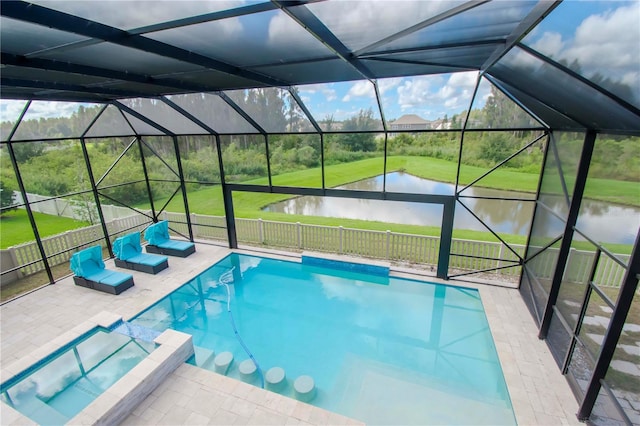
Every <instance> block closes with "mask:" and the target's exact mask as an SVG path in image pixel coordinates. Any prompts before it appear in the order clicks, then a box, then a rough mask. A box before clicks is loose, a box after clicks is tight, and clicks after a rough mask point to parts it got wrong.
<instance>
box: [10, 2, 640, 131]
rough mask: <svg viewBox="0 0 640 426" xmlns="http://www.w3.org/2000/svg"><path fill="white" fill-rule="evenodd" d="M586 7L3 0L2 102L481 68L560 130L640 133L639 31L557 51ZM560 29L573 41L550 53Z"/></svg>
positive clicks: (574, 33)
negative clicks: (609, 56)
mask: <svg viewBox="0 0 640 426" xmlns="http://www.w3.org/2000/svg"><path fill="white" fill-rule="evenodd" d="M636 3H638V2H611V3H610V5H608V6H607V7H608V11H602V12H600V14H598V13H596V12H594V13H595V15H597V16H598V17H601V18H602V19H601V21H599V22H600V24H601V25H605V24H606V22H605V23H603V22H604V21H603V20H604V18H607V17H609V18H610V17H612V16H613V15H616V14H617V15H621V16H623V17H624V16H631V17H633V16H636V18H637V14H636V15H633V12H634V11H635V9H634V8H636V9H637V8H638V6H637V4H636ZM583 6H584V5H583V4H582V3H579V2H564V3H561V2H553V1H547V0H542V1H526V0H525V1H510V0H501V1H487V0H472V1H466V2H461V1H442V2H425V1H406V2H403V3H402V5H401V6H400V5H398V3H397V2H393V1H380V2H342V1H279V0H274V1H271V2H264V1H256V2H250V3H244V2H217V1H213V2H211V1H180V2H178V1H162V2H148V1H126V0H125V1H104V2H76V1H58V0H51V1H46V2H45V1H36V2H32V3H30V2H24V1H3V2H2V8H1V10H0V14H1V21H0V22H1V24H2V25H1V28H0V37H1V47H2V54H1V58H2V77H1V91H2V98H4V99H45V100H71V101H93V102H96V101H97V102H108V101H111V100H114V99H122V98H131V97H158V96H162V95H170V94H178V93H198V92H214V93H217V92H219V91H225V90H232V89H246V88H258V87H280V88H292V87H293V88H295V87H296V86H298V85H306V84H316V83H332V82H342V81H355V80H369V81H372V82H375V81H377V80H378V79H383V78H394V77H401V76H412V75H434V74H443V73H456V72H460V71H479V72H480V73H481V75H482V76H484V77H486V78H487V79H489V80H490V81H491V82H492V83H493V84H494V85H495V86H497V87H498V88H500V90H502V91H504V92H505V93H507V94H508V96H510V97H511V98H512V99H513V100H515V101H516V102H518V103H519V104H520V105H521V106H523V107H524V108H525V109H526V110H527V111H528V112H530V113H531V114H532V115H534V116H535V117H537V118H538V119H539V120H540V121H541V122H543V123H545V124H546V125H548V126H549V127H551V128H565V129H583V128H592V129H598V130H603V131H604V130H615V131H623V132H632V133H637V132H639V129H638V128H639V127H640V126H639V125H638V123H639V122H640V79H639V78H638V74H637V69H638V65H640V59H638V56H639V55H640V54H639V53H638V52H639V51H640V49H638V46H639V45H640V34H639V33H638V32H637V31H636V32H634V31H626V33H625V34H626V35H625V36H624V38H622V37H621V38H612V37H614V35H612V34H613V33H612V32H610V31H601V32H593V33H592V34H595V35H594V36H593V37H601V38H602V37H604V38H605V39H599V40H598V45H605V44H606V45H608V46H619V47H620V49H622V50H623V51H626V52H627V55H626V56H625V55H617V56H616V57H618V59H619V61H616V62H612V61H604V60H603V61H595V62H594V61H591V62H589V61H588V60H582V59H581V58H582V57H581V56H580V52H583V51H584V46H574V48H573V49H569V48H567V49H566V51H564V52H560V53H558V49H561V47H562V46H561V45H563V43H564V45H567V44H568V43H569V40H570V39H569V37H579V36H580V34H581V33H584V31H578V30H579V28H578V27H579V26H580V25H584V23H585V22H587V19H586V18H585V19H584V20H580V19H572V20H570V22H569V21H567V20H563V16H567V15H569V16H578V15H579V16H582V17H584V16H585V12H584V10H585V9H584V7H583ZM625 8H626V9H629V10H628V11H627V10H626V9H625ZM617 15H616V16H617ZM610 21H611V19H609V21H607V22H610ZM636 23H637V22H636ZM553 37H555V39H554V38H553ZM558 37H566V39H565V38H562V40H560V43H559V44H558V43H556V44H553V45H554V46H556V47H557V49H556V48H552V43H551V41H553V40H557V38H558ZM607 37H608V38H609V39H607ZM575 44H577V42H576V43H574V45H575ZM634 46H635V49H634V48H633V47H634ZM579 47H582V50H579V49H578V48H579ZM594 49H595V48H594ZM629 49H631V50H629ZM614 50H616V51H617V50H619V49H618V48H615V49H614ZM592 53H593V55H588V56H594V55H596V56H597V53H598V52H596V51H595V50H594V51H593V52H592ZM602 59H605V58H602ZM585 61H586V62H585ZM594 63H595V64H596V65H593V64H594ZM598 64H599V65H598ZM621 64H622V65H621ZM634 69H635V74H634ZM634 76H635V77H634ZM382 89H384V88H382ZM382 89H380V88H378V90H377V91H378V95H377V96H378V97H379V96H380V91H381V90H382Z"/></svg>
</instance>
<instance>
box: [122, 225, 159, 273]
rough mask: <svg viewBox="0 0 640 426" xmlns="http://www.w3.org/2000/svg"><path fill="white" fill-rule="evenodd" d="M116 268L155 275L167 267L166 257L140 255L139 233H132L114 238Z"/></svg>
mask: <svg viewBox="0 0 640 426" xmlns="http://www.w3.org/2000/svg"><path fill="white" fill-rule="evenodd" d="M113 253H114V254H115V255H116V259H115V261H116V266H118V267H120V268H126V269H132V270H134V271H140V272H146V273H147V274H157V273H158V272H160V271H162V270H163V269H166V268H167V267H168V266H169V261H168V259H167V256H158V255H157V254H147V253H142V247H141V246H140V232H134V233H131V234H127V235H124V236H122V237H119V238H116V240H115V241H114V242H113Z"/></svg>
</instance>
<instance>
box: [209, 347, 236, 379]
mask: <svg viewBox="0 0 640 426" xmlns="http://www.w3.org/2000/svg"><path fill="white" fill-rule="evenodd" d="M232 362H233V354H232V353H231V352H221V353H219V354H218V355H217V356H216V357H215V359H214V361H213V364H214V367H213V368H214V369H215V372H216V373H218V374H227V370H229V366H230V365H231V363H232Z"/></svg>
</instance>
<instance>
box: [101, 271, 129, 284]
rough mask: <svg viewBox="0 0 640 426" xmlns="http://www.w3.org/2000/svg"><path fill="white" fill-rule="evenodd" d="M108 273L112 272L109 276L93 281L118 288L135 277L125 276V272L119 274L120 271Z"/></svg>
mask: <svg viewBox="0 0 640 426" xmlns="http://www.w3.org/2000/svg"><path fill="white" fill-rule="evenodd" d="M108 272H110V274H109V275H108V276H105V277H102V278H100V280H93V281H98V282H99V283H100V284H106V285H112V286H117V285H119V284H122V283H123V282H125V281H127V280H129V279H131V278H133V275H131V274H125V273H123V272H118V271H108Z"/></svg>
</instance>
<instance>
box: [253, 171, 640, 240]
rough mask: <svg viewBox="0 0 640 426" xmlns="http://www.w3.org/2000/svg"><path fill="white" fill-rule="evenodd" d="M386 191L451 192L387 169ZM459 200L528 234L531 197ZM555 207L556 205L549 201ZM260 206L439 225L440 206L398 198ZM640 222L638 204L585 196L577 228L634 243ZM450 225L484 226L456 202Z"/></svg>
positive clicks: (360, 185) (366, 186)
mask: <svg viewBox="0 0 640 426" xmlns="http://www.w3.org/2000/svg"><path fill="white" fill-rule="evenodd" d="M386 183H387V191H388V192H408V193H422V194H438V195H453V194H454V185H453V184H449V183H443V182H437V181H433V180H428V179H422V178H419V177H416V176H413V175H410V174H408V173H403V172H393V173H388V174H387V182H386ZM382 185H383V177H382V176H376V177H374V178H370V179H364V180H361V181H358V182H354V183H350V184H346V185H342V186H339V187H337V189H351V190H360V191H382ZM461 195H465V196H468V197H509V198H519V199H532V198H533V196H534V195H533V194H527V193H520V192H514V191H502V190H495V189H487V188H477V187H471V188H468V189H466V190H465V191H463V192H462V194H461ZM462 202H463V203H464V204H465V205H466V206H467V207H469V209H471V210H472V211H473V212H474V213H475V214H476V215H477V216H478V217H480V218H481V219H482V220H483V221H484V222H485V223H486V224H487V225H488V226H490V227H491V229H492V230H493V231H495V232H496V233H498V234H514V235H527V234H528V233H529V227H530V224H531V216H532V213H533V206H534V203H533V202H532V201H505V200H487V199H478V198H464V199H462ZM551 207H553V208H554V209H559V204H558V205H556V206H551ZM264 210H266V211H272V212H280V213H288V214H300V215H306V216H325V217H339V218H347V219H363V220H373V221H380V222H388V223H399V224H406V225H423V226H438V227H439V226H441V222H442V206H441V205H439V204H423V203H410V202H400V201H382V200H358V199H353V198H336V197H316V196H303V197H296V198H291V199H289V200H285V201H282V202H279V203H275V204H272V205H270V206H267V207H266V208H265V209H264ZM639 225H640V209H638V208H634V207H627V206H618V205H615V204H610V203H605V202H600V201H593V200H583V203H582V208H581V210H580V217H579V219H578V228H579V229H580V230H582V231H583V232H585V233H586V234H587V235H589V236H590V237H591V238H593V239H595V240H597V241H603V242H608V243H619V244H633V242H634V240H635V236H636V232H637V230H638V226H639ZM546 227H547V233H548V236H557V235H560V234H561V233H562V231H563V224H562V223H561V222H560V221H559V220H556V221H551V222H550V223H548V224H547V225H546ZM454 228H456V229H469V230H476V231H487V229H486V228H485V227H484V226H483V225H482V224H481V223H480V222H479V221H478V220H477V219H475V218H474V217H473V216H472V215H471V214H470V213H469V212H468V211H467V210H466V209H465V208H464V207H462V206H461V205H460V204H458V205H456V214H455V219H454Z"/></svg>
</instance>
